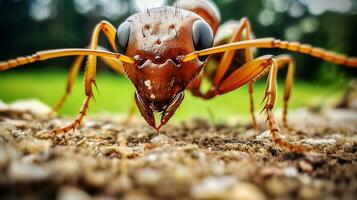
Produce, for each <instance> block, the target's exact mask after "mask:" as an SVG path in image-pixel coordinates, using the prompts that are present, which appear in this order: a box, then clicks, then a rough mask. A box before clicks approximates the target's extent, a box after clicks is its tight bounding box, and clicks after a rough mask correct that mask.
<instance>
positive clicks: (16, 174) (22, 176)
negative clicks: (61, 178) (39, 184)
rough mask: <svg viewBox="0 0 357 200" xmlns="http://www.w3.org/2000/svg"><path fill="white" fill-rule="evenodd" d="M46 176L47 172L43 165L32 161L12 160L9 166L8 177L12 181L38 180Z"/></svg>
mask: <svg viewBox="0 0 357 200" xmlns="http://www.w3.org/2000/svg"><path fill="white" fill-rule="evenodd" d="M48 176H49V174H48V172H47V171H46V170H45V169H44V168H43V167H41V166H38V165H35V164H32V163H26V162H20V161H13V162H11V164H10V167H9V177H10V179H12V180H13V181H29V180H33V181H40V180H45V179H46V178H47V177H48Z"/></svg>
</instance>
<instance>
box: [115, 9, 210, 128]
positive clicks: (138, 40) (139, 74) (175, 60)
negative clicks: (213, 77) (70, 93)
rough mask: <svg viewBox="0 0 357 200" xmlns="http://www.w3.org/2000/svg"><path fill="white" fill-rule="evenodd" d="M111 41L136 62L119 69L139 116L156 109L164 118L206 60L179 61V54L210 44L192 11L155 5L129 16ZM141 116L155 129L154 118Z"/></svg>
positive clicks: (207, 28)
mask: <svg viewBox="0 0 357 200" xmlns="http://www.w3.org/2000/svg"><path fill="white" fill-rule="evenodd" d="M116 44H117V49H118V51H119V53H122V54H125V55H127V56H129V57H132V58H134V59H135V60H136V62H135V63H134V64H127V63H124V70H125V73H126V75H127V76H128V78H129V79H130V80H131V81H132V82H133V84H134V85H135V87H136V90H137V91H136V95H135V96H136V101H137V104H138V107H139V110H140V112H141V114H142V115H143V116H144V115H152V113H153V112H161V113H162V117H164V116H169V117H168V119H169V118H170V117H171V116H172V115H173V113H174V112H175V111H176V109H177V107H178V106H179V105H180V103H181V101H182V99H183V91H184V90H185V89H186V87H187V86H188V85H189V83H190V82H191V81H192V80H193V79H194V78H195V77H196V76H197V75H198V74H199V73H200V71H201V69H202V66H203V63H204V61H205V60H206V58H197V59H194V60H191V61H189V62H181V58H182V57H183V56H185V55H187V54H190V53H192V52H194V51H199V50H202V49H206V48H210V47H211V46H212V45H213V32H212V29H211V27H210V26H209V25H208V24H207V23H206V22H205V21H204V19H203V18H201V17H200V16H198V15H197V14H195V13H193V12H190V11H187V10H182V9H179V8H174V7H161V8H154V9H150V10H147V11H145V12H141V13H137V14H135V15H133V16H131V17H129V18H128V19H127V20H126V21H125V22H124V23H122V24H121V25H120V26H119V28H118V30H117V35H116ZM173 108H175V109H173ZM168 112H170V113H168ZM144 118H145V119H146V121H147V122H148V123H149V124H150V125H151V126H153V127H154V128H156V125H155V121H152V120H154V119H151V117H145V116H144ZM149 118H150V119H149ZM168 119H167V120H168ZM164 121H165V120H164ZM165 123H166V122H165ZM161 124H163V118H162V122H161Z"/></svg>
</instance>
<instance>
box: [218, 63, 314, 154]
mask: <svg viewBox="0 0 357 200" xmlns="http://www.w3.org/2000/svg"><path fill="white" fill-rule="evenodd" d="M277 71H278V61H277V60H276V59H275V58H274V57H273V56H262V57H259V58H257V59H254V60H252V61H251V62H249V63H246V64H244V65H243V66H242V67H240V68H239V69H237V70H236V71H234V72H233V73H232V74H231V75H229V76H228V77H227V78H226V79H225V80H223V81H222V83H221V84H220V85H219V86H218V87H217V88H216V89H214V90H213V91H212V93H213V94H215V95H220V94H225V93H228V92H230V91H232V90H235V89H237V88H239V87H241V86H243V85H245V84H247V83H249V82H251V81H253V80H255V79H257V78H259V77H260V76H262V75H264V74H265V73H267V72H269V75H268V79H267V86H266V92H265V98H264V99H266V105H265V107H264V110H265V112H266V115H267V123H268V126H269V129H270V132H271V136H272V139H273V141H274V143H275V144H277V145H278V146H279V147H281V148H282V149H285V150H288V151H295V152H307V151H309V148H308V147H305V146H303V145H296V144H292V143H290V142H288V141H285V140H283V139H282V138H281V136H280V130H279V127H278V124H277V122H276V120H275V118H274V116H273V112H272V110H273V108H274V103H275V98H276V93H277Z"/></svg>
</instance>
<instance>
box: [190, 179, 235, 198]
mask: <svg viewBox="0 0 357 200" xmlns="http://www.w3.org/2000/svg"><path fill="white" fill-rule="evenodd" d="M236 183H237V179H236V178H235V177H232V176H223V177H213V176H210V177H207V178H205V179H203V180H202V181H201V182H200V183H198V184H197V185H195V186H193V188H192V190H191V195H192V197H193V198H196V199H225V198H226V197H227V196H226V195H227V192H228V191H229V190H230V189H231V188H232V187H233V186H234V185H235V184H236Z"/></svg>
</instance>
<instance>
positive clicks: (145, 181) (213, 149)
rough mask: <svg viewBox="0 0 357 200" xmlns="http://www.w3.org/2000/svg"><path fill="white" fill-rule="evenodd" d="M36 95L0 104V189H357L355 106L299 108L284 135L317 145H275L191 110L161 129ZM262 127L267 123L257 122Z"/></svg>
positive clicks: (353, 193) (108, 194)
mask: <svg viewBox="0 0 357 200" xmlns="http://www.w3.org/2000/svg"><path fill="white" fill-rule="evenodd" d="M49 112H50V109H48V108H47V107H46V106H45V105H43V104H41V103H39V102H37V101H26V102H20V103H19V102H18V103H15V104H12V105H7V104H4V103H2V104H0V199H59V200H68V199H144V200H150V199H246V200H250V199H252V200H253V199H254V200H264V199H357V163H356V161H357V153H356V150H357V111H356V110H351V109H350V110H348V109H325V110H322V111H319V112H316V111H315V112H313V111H310V110H307V109H300V110H296V111H293V112H291V113H290V122H291V126H292V127H294V129H295V130H297V131H296V132H294V133H290V134H288V133H285V136H286V139H288V140H291V141H298V142H299V143H303V144H305V145H307V146H310V147H312V148H313V149H314V153H309V154H306V155H303V154H296V153H289V152H285V151H282V150H280V149H279V148H277V147H276V145H274V144H273V143H272V141H271V139H270V136H269V132H267V131H262V132H260V133H256V132H254V131H253V130H251V128H250V127H249V125H243V124H239V123H229V125H228V124H213V123H212V122H210V121H208V120H202V119H192V120H187V121H184V122H180V123H176V124H174V123H171V124H169V125H168V126H166V127H165V128H164V129H163V131H162V133H161V134H157V133H156V132H155V131H154V130H152V129H150V128H149V127H148V126H147V125H146V124H145V123H144V122H143V121H141V119H138V120H134V121H133V122H132V124H131V125H130V126H129V127H125V126H123V125H122V124H121V119H120V118H119V117H116V116H98V117H95V118H91V117H89V118H87V119H86V120H85V122H84V123H83V124H82V125H81V126H80V128H79V129H78V130H76V131H74V132H73V133H69V134H67V135H64V136H61V137H57V138H54V139H43V138H41V134H39V133H43V131H44V130H50V129H53V128H55V127H61V126H64V125H66V124H68V123H69V122H70V121H71V119H70V118H61V117H48V114H49ZM262 129H263V130H264V129H265V126H264V124H262Z"/></svg>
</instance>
